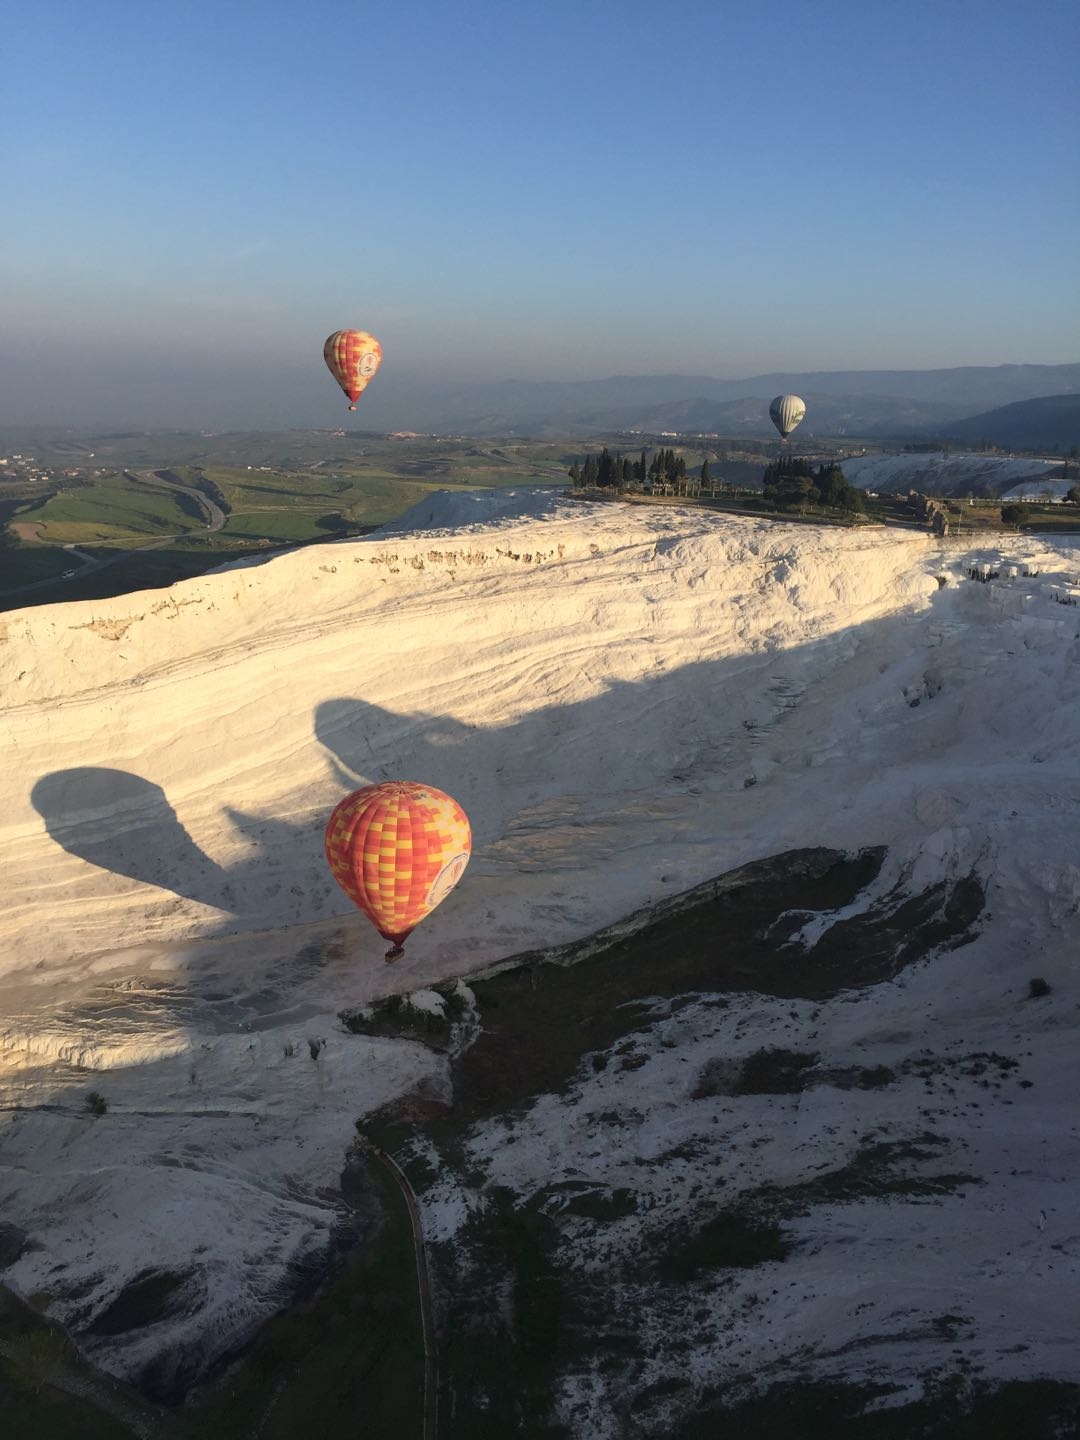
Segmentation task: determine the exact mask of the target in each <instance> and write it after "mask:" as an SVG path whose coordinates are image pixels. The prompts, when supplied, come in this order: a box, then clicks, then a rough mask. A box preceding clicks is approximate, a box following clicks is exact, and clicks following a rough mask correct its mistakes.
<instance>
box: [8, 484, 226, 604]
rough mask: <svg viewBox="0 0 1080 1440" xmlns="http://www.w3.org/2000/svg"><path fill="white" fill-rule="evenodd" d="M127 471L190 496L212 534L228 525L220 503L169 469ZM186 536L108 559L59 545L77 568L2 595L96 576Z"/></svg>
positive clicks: (158, 487) (158, 486)
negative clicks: (181, 480) (140, 553)
mask: <svg viewBox="0 0 1080 1440" xmlns="http://www.w3.org/2000/svg"><path fill="white" fill-rule="evenodd" d="M123 473H124V475H125V476H126V477H127V479H129V480H134V481H136V482H137V483H138V484H140V485H149V486H150V487H151V488H152V489H154V490H161V489H162V488H163V487H167V488H168V489H170V490H178V491H179V492H180V493H181V494H182V495H188V496H190V497H191V499H192V500H194V501H195V502H196V504H197V505H198V506H199V508H200V510H202V512H203V514H204V515H205V516H206V517H207V520H206V526H205V529H206V533H207V534H208V535H212V534H214V533H215V532H216V531H218V530H220V529H221V527H222V526H223V525H224V524H225V520H226V518H227V517H226V515H225V512H224V510H222V509H221V507H220V506H219V505H215V503H214V501H213V500H211V499H210V498H209V496H207V495H204V494H203V493H202V491H201V490H196V489H194V487H193V486H191V485H184V484H182V483H181V482H180V481H179V480H174V479H173V478H172V475H171V473H170V472H169V471H168V470H142V471H139V470H125V471H124V472H123ZM182 538H183V537H182V535H160V536H158V538H157V539H156V540H148V541H147V542H146V544H145V545H136V546H134V547H133V548H132V549H130V550H117V551H115V552H113V553H112V554H109V555H107V556H105V557H104V558H101V557H99V556H96V555H88V554H86V552H85V551H84V550H82V549H80V548H79V546H78V545H62V546H60V547H59V548H60V549H62V550H64V551H66V552H67V554H69V555H71V556H72V557H73V558H74V559H76V560H78V561H79V565H78V567H77V568H75V569H74V570H65V571H63V572H62V573H61V574H59V575H49V576H47V577H46V579H44V580H32V581H31V582H30V583H29V584H28V585H16V586H13V587H12V588H11V589H7V590H0V595H2V596H7V595H28V594H29V593H30V592H31V591H32V590H47V589H49V588H50V587H52V586H54V585H63V584H64V583H65V581H68V580H84V579H85V578H86V576H87V575H92V574H94V573H95V571H98V570H105V569H107V568H108V566H110V565H116V564H117V563H118V562H119V561H121V560H126V559H127V557H128V556H129V555H135V554H137V553H138V552H139V551H140V550H160V549H161V548H162V547H163V546H165V545H171V544H172V543H173V541H174V540H180V539H182Z"/></svg>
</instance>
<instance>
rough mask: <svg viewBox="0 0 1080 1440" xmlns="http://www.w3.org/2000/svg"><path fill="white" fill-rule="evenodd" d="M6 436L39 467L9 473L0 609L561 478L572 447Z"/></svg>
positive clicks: (198, 569) (156, 581)
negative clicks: (457, 493)
mask: <svg viewBox="0 0 1080 1440" xmlns="http://www.w3.org/2000/svg"><path fill="white" fill-rule="evenodd" d="M5 443H6V444H7V445H8V448H10V449H14V448H15V444H21V445H22V446H23V448H24V450H25V451H26V452H27V453H30V452H31V450H32V456H33V465H34V469H33V473H32V475H30V474H27V473H25V470H20V471H19V472H18V473H14V472H9V474H8V475H7V477H6V478H5V479H3V480H2V481H0V524H5V525H6V526H7V527H8V528H7V531H6V537H5V538H6V541H7V543H6V544H5V546H4V548H3V550H2V551H0V608H3V609H11V608H13V607H16V606H23V605H33V604H47V603H50V602H53V601H57V600H85V599H100V598H103V597H105V596H108V595H116V594H123V593H126V592H127V591H130V590H137V589H146V588H155V587H159V586H165V585H170V584H172V583H173V582H174V581H176V580H182V579H187V578H190V577H191V576H194V575H199V574H202V573H203V572H204V571H206V570H209V569H212V568H214V567H216V566H218V565H222V564H226V563H228V562H229V561H231V560H238V559H243V558H245V557H247V556H251V555H253V554H263V553H266V552H272V551H274V550H277V549H282V548H285V547H290V546H296V545H310V544H316V543H319V542H320V541H326V540H333V539H341V538H344V537H346V536H349V535H362V534H365V533H366V532H368V531H369V530H372V529H374V528H375V527H377V526H379V525H382V524H385V523H386V522H387V521H388V520H393V519H396V518H397V517H398V516H400V515H402V514H403V513H404V512H405V511H406V510H409V509H410V508H411V507H412V506H413V505H415V504H417V503H418V502H419V501H421V500H423V499H424V498H425V496H427V495H429V494H431V493H432V492H433V491H435V490H442V489H447V488H453V489H463V490H470V489H489V488H491V487H492V486H501V485H520V484H529V485H534V484H545V483H547V484H564V483H565V482H566V468H567V465H568V464H569V461H570V459H572V458H573V457H572V456H568V454H567V452H566V451H565V448H564V447H562V446H560V445H554V444H542V443H541V444H524V443H514V444H487V443H484V442H475V441H471V440H457V439H441V438H436V437H424V436H400V437H395V436H389V437H387V436H380V435H367V434H363V433H354V432H349V433H346V432H343V431H337V432H333V431H329V432H328V431H290V432H286V433H283V434H251V435H248V434H237V435H222V436H207V435H169V434H165V435H142V434H123V435H113V436H95V437H92V438H87V439H74V438H70V437H59V438H50V437H49V436H45V435H40V434H39V435H35V436H30V437H26V436H23V437H15V441H14V443H12V442H11V440H6V441H5ZM20 454H21V452H20ZM214 507H216V510H215V508H214ZM27 587H32V588H27Z"/></svg>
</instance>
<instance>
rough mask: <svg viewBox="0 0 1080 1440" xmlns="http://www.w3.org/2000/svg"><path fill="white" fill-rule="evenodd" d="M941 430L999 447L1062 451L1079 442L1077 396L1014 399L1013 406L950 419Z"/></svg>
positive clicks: (952, 436) (954, 437) (1079, 404)
mask: <svg viewBox="0 0 1080 1440" xmlns="http://www.w3.org/2000/svg"><path fill="white" fill-rule="evenodd" d="M943 433H944V434H946V435H947V436H948V438H949V439H950V440H959V441H961V442H978V441H980V440H990V441H992V442H993V444H995V445H999V446H1001V448H1002V449H1003V450H1039V449H1041V450H1053V451H1062V452H1066V451H1068V450H1069V449H1070V448H1071V447H1072V446H1073V445H1080V395H1043V396H1040V397H1039V398H1038V399H1037V400H1018V401H1016V403H1015V404H1013V405H1002V406H1001V407H1000V408H998V409H997V410H989V411H987V412H986V413H985V414H982V415H971V416H969V417H968V418H967V419H966V420H956V421H953V422H952V423H951V424H949V425H947V426H946V427H945V429H944V431H943Z"/></svg>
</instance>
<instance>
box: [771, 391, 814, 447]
mask: <svg viewBox="0 0 1080 1440" xmlns="http://www.w3.org/2000/svg"><path fill="white" fill-rule="evenodd" d="M805 414H806V406H805V404H804V403H803V401H802V400H800V399H799V397H798V395H777V397H776V399H775V400H774V401H773V402H772V404H771V405H770V406H769V419H770V420H771V421H772V423H773V424H774V425H775V426H776V428H777V430H779V431H780V439H781V440H786V439H787V437H788V436H789V435H790V434H791V432H792V430H794V429H795V426H796V425H798V424H799V422H800V421H801V420H802V419H803V417H804V416H805Z"/></svg>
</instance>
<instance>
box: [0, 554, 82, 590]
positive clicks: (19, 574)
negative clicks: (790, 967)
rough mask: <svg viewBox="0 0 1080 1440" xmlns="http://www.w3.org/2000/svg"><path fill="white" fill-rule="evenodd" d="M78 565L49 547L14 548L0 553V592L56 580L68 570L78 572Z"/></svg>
mask: <svg viewBox="0 0 1080 1440" xmlns="http://www.w3.org/2000/svg"><path fill="white" fill-rule="evenodd" d="M80 563H81V562H80V561H78V560H76V559H74V558H73V557H72V556H71V555H68V554H67V553H66V552H65V551H63V550H59V549H57V548H55V547H54V546H51V545H33V544H29V545H17V546H15V547H14V548H13V549H11V550H0V590H7V589H9V588H14V587H15V586H17V585H33V584H35V583H36V582H37V581H39V580H52V579H55V578H56V577H57V576H59V575H63V574H64V573H65V571H67V570H75V569H77V568H78V567H79V565H80Z"/></svg>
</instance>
